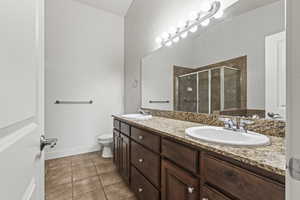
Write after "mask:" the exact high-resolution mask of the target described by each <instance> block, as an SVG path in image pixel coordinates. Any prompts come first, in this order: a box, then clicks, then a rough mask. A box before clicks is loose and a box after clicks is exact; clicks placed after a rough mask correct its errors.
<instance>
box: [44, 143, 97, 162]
mask: <svg viewBox="0 0 300 200" xmlns="http://www.w3.org/2000/svg"><path fill="white" fill-rule="evenodd" d="M99 150H100V147H99V145H91V146H84V147H76V148H70V149H63V150H58V151H55V150H54V151H48V152H45V159H46V160H50V159H55V158H62V157H66V156H73V155H77V154H82V153H89V152H94V151H99Z"/></svg>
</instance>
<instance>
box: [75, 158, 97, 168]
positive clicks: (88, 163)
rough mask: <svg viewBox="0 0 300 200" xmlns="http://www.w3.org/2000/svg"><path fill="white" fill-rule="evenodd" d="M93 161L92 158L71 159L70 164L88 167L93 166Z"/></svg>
mask: <svg viewBox="0 0 300 200" xmlns="http://www.w3.org/2000/svg"><path fill="white" fill-rule="evenodd" d="M93 165H94V163H93V162H92V160H74V161H72V166H79V167H88V166H93Z"/></svg>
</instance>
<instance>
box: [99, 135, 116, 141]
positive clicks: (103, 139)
mask: <svg viewBox="0 0 300 200" xmlns="http://www.w3.org/2000/svg"><path fill="white" fill-rule="evenodd" d="M112 139H113V136H112V135H111V134H104V135H99V136H98V140H99V141H107V140H112Z"/></svg>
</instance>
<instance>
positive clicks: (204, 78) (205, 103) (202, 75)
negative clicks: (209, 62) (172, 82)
mask: <svg viewBox="0 0 300 200" xmlns="http://www.w3.org/2000/svg"><path fill="white" fill-rule="evenodd" d="M209 74H210V72H209V71H203V72H199V73H198V113H210V81H209Z"/></svg>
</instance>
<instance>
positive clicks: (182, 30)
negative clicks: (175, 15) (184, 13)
mask: <svg viewBox="0 0 300 200" xmlns="http://www.w3.org/2000/svg"><path fill="white" fill-rule="evenodd" d="M223 14H224V12H223V10H222V9H221V2H220V0H215V1H213V2H212V3H210V2H209V1H205V2H204V3H203V4H202V5H201V8H200V12H192V13H191V14H190V17H189V20H188V21H186V22H184V21H181V22H179V24H178V26H177V27H176V28H175V27H171V28H170V31H169V32H168V33H167V32H164V33H163V34H162V35H161V36H160V37H157V38H156V42H157V43H158V44H160V45H161V46H167V47H169V46H171V45H172V44H173V43H177V42H179V40H180V38H181V39H184V38H186V37H187V36H188V33H189V32H191V33H195V32H196V31H197V30H198V26H199V25H201V26H208V25H209V23H210V19H211V18H215V19H219V18H221V17H222V16H223Z"/></svg>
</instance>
